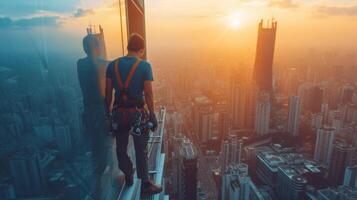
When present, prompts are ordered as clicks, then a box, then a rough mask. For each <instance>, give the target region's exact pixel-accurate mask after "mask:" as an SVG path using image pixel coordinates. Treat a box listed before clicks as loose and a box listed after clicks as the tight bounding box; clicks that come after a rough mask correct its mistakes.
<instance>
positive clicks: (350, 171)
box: [343, 165, 357, 189]
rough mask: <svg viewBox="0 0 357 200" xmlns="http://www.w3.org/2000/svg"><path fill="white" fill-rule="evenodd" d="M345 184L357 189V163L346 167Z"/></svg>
mask: <svg viewBox="0 0 357 200" xmlns="http://www.w3.org/2000/svg"><path fill="white" fill-rule="evenodd" d="M343 185H345V186H349V187H353V188H355V189H357V165H354V166H349V167H346V170H345V176H344V179H343Z"/></svg>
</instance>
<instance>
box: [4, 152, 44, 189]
mask: <svg viewBox="0 0 357 200" xmlns="http://www.w3.org/2000/svg"><path fill="white" fill-rule="evenodd" d="M9 167H10V173H11V176H12V177H13V179H14V183H15V189H16V194H17V195H38V194H41V192H43V190H44V189H45V179H44V178H45V177H44V174H43V169H42V167H41V164H40V154H39V152H37V151H36V150H34V149H32V148H26V149H25V150H23V151H19V152H17V153H16V154H15V155H14V156H13V157H12V158H10V161H9Z"/></svg>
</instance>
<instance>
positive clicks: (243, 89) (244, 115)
mask: <svg viewBox="0 0 357 200" xmlns="http://www.w3.org/2000/svg"><path fill="white" fill-rule="evenodd" d="M247 76H248V73H246V72H243V73H233V75H232V77H231V98H230V108H231V112H232V126H233V128H235V129H243V128H248V129H252V128H253V127H254V116H255V106H256V96H257V95H256V94H257V91H256V87H255V84H253V83H252V82H251V81H248V80H247V78H246V77H247Z"/></svg>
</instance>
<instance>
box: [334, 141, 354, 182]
mask: <svg viewBox="0 0 357 200" xmlns="http://www.w3.org/2000/svg"><path fill="white" fill-rule="evenodd" d="M355 154H356V148H355V147H353V146H352V145H350V144H347V143H346V142H341V141H338V142H336V144H335V145H334V146H333V151H332V156H331V162H330V165H329V171H328V180H329V182H330V183H331V184H333V185H336V186H337V185H341V184H342V181H343V178H344V174H345V169H346V167H348V166H351V165H353V162H354V157H355Z"/></svg>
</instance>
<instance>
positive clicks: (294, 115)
mask: <svg viewBox="0 0 357 200" xmlns="http://www.w3.org/2000/svg"><path fill="white" fill-rule="evenodd" d="M300 105H301V103H300V97H298V96H291V97H290V98H289V110H288V123H287V132H288V133H289V134H290V135H291V136H294V137H297V136H299V117H300Z"/></svg>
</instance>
